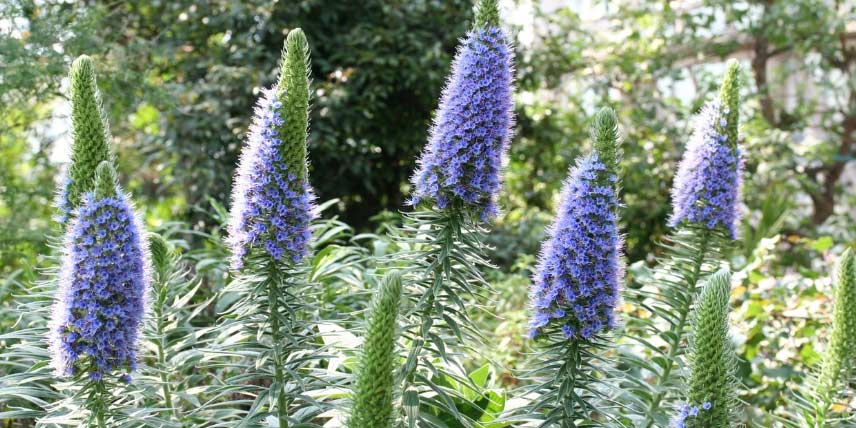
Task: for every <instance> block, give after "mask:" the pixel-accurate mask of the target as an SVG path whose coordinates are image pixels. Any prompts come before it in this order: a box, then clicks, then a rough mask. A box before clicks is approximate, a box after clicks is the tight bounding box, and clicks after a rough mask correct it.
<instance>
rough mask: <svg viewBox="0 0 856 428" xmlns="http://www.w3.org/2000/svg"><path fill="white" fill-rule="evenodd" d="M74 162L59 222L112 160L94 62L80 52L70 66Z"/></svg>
mask: <svg viewBox="0 0 856 428" xmlns="http://www.w3.org/2000/svg"><path fill="white" fill-rule="evenodd" d="M69 81H70V82H71V94H70V98H71V125H72V146H71V162H70V164H69V167H68V171H67V173H66V176H65V178H64V179H63V181H62V183H60V186H59V194H58V195H57V203H56V204H57V207H58V208H59V211H60V212H59V221H60V223H63V224H65V223H66V222H67V221H68V220H69V217H70V216H71V214H72V212H73V211H74V209H75V208H77V206H78V205H79V204H80V202H81V199H82V195H83V194H84V193H86V192H88V191H91V190H92V189H93V187H94V186H95V170H96V168H97V167H98V165H99V164H100V163H101V162H103V161H108V162H112V159H113V154H112V152H111V150H110V144H109V141H110V130H109V128H108V126H107V119H106V117H105V116H104V112H103V111H102V107H101V96H100V94H99V92H98V85H97V84H96V79H95V64H94V62H93V61H92V59H91V58H90V57H88V56H86V55H81V56H80V57H78V58H77V59H76V60H74V63H72V65H71V71H70V73H69Z"/></svg>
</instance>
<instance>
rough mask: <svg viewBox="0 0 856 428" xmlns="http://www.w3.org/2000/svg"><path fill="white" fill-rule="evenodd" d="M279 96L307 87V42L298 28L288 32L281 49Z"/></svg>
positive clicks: (304, 35)
mask: <svg viewBox="0 0 856 428" xmlns="http://www.w3.org/2000/svg"><path fill="white" fill-rule="evenodd" d="M280 67H281V72H280V76H279V94H280V95H282V94H284V93H285V92H287V91H290V90H295V89H302V87H304V86H306V87H308V74H309V42H308V41H307V40H306V34H304V33H303V30H302V29H300V28H295V29H293V30H291V31H289V32H288V36H286V38H285V44H284V46H283V49H282V60H281V64H280ZM304 90H305V89H304Z"/></svg>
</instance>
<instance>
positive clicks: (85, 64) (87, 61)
mask: <svg viewBox="0 0 856 428" xmlns="http://www.w3.org/2000/svg"><path fill="white" fill-rule="evenodd" d="M70 74H71V78H72V79H81V78H82V79H91V78H92V76H93V75H94V74H95V62H94V61H92V58H90V57H89V56H88V55H81V56H79V57H77V59H75V60H74V62H72V63H71V73H70Z"/></svg>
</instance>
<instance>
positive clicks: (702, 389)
mask: <svg viewBox="0 0 856 428" xmlns="http://www.w3.org/2000/svg"><path fill="white" fill-rule="evenodd" d="M730 295H731V273H730V272H728V271H727V270H725V269H723V270H720V271H718V272H716V273H714V274H713V275H711V276H710V278H709V279H708V280H707V284H706V285H705V287H704V290H703V291H702V294H701V299H700V300H699V303H698V306H697V308H696V311H695V324H694V325H693V335H692V342H691V350H690V369H691V374H690V379H689V395H688V397H687V401H688V403H687V404H688V405H693V406H703V405H704V403H710V404H709V405H704V407H702V408H703V410H701V411H699V412H698V415H697V416H695V417H692V418H690V419H687V420H686V426H687V427H688V428H702V427H704V428H728V427H732V426H734V413H735V412H734V408H735V405H736V402H737V400H736V392H735V391H736V385H737V378H736V375H735V370H736V366H737V356H736V353H735V350H734V345H733V343H732V342H731V337H730V335H729V329H728V311H729V305H728V300H729V297H730ZM706 407H709V408H706Z"/></svg>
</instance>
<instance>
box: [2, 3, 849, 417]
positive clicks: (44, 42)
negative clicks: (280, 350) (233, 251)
mask: <svg viewBox="0 0 856 428" xmlns="http://www.w3.org/2000/svg"><path fill="white" fill-rule="evenodd" d="M501 6H502V9H503V10H502V13H503V21H504V22H503V25H504V26H505V28H506V29H507V30H508V32H509V34H511V36H512V39H513V40H514V44H515V51H516V55H517V58H516V64H517V66H516V67H517V70H516V73H517V96H516V115H517V126H516V136H515V138H514V141H513V144H512V146H511V152H510V155H509V159H508V167H507V169H506V172H505V183H506V184H505V190H504V192H503V193H502V206H503V208H504V212H503V214H502V216H501V217H500V219H499V220H498V221H497V224H496V225H495V230H494V232H493V233H492V234H491V238H490V239H491V241H492V242H491V243H492V245H494V246H495V248H496V249H495V251H492V254H493V255H494V262H495V263H496V265H497V267H498V269H497V270H496V271H495V272H491V273H490V277H491V280H492V281H493V282H494V284H495V285H496V287H497V288H498V290H499V291H500V298H499V300H498V301H497V302H495V306H496V307H495V308H493V310H494V312H496V314H497V315H499V316H498V317H485V318H484V319H483V320H482V323H483V324H484V326H485V328H487V329H489V330H492V331H493V332H494V333H495V335H494V336H495V337H494V339H493V340H495V341H496V342H497V344H496V345H497V346H493V347H491V348H490V349H498V350H499V351H495V352H497V355H495V356H494V357H495V358H497V359H498V360H499V361H501V362H503V363H504V364H505V365H506V366H507V367H508V370H509V372H508V373H501V374H500V376H499V379H498V382H500V383H505V384H511V383H514V382H515V380H514V378H513V376H511V375H510V373H511V372H510V370H511V369H513V368H515V367H516V366H517V364H518V362H519V361H520V357H521V355H522V354H521V353H523V352H525V351H526V345H525V343H524V341H523V340H522V339H521V335H522V332H523V329H524V327H525V317H526V312H525V302H526V298H527V287H528V277H529V275H530V272H531V271H530V269H531V267H532V265H533V263H534V261H535V257H536V254H537V251H538V247H539V242H540V240H541V239H542V237H543V233H544V227H545V226H546V225H547V224H548V223H549V221H550V218H551V216H552V210H553V206H554V199H555V197H556V194H557V190H558V189H559V186H560V185H561V181H562V180H563V179H564V177H565V175H566V173H567V170H568V167H569V166H570V165H571V164H572V163H573V160H574V158H575V157H576V156H577V155H578V154H580V153H581V152H583V151H585V150H588V149H589V147H590V142H589V141H588V123H589V118H590V117H591V116H592V114H593V113H594V112H595V111H596V110H597V108H599V107H600V106H604V105H609V106H612V107H613V108H615V109H616V110H617V112H618V115H619V118H620V120H621V125H622V130H623V133H624V137H625V138H624V146H623V148H624V155H625V156H624V161H623V168H624V170H623V192H624V194H623V198H624V203H625V204H626V207H625V209H624V214H623V217H624V221H623V231H624V233H625V234H626V240H627V248H626V253H627V263H628V266H629V269H628V272H629V277H628V279H629V283H628V286H633V284H634V281H636V280H637V279H638V278H641V277H644V276H645V275H647V274H648V270H647V269H648V267H649V266H650V265H652V264H653V262H654V261H655V258H656V257H657V254H658V250H657V248H656V246H655V243H656V242H657V241H658V239H659V238H660V237H661V236H662V234H663V233H665V232H666V227H665V223H666V219H667V217H668V215H669V212H670V204H669V189H670V186H671V182H672V176H673V174H674V171H675V168H676V164H677V162H678V160H679V159H680V155H681V153H682V151H683V148H684V145H685V143H686V141H687V140H688V137H689V134H690V130H691V123H692V122H691V119H692V116H693V114H694V113H696V112H697V111H698V109H699V108H700V107H701V105H702V103H703V102H704V101H705V100H707V99H709V98H710V97H712V96H713V95H715V94H716V91H717V87H718V85H719V80H720V78H721V74H722V71H723V64H724V61H725V60H726V59H727V58H731V57H734V58H738V59H739V60H740V61H741V63H742V64H743V66H744V70H745V76H744V77H745V78H744V83H745V84H744V88H743V92H744V93H743V95H744V105H743V108H742V111H741V118H742V125H741V141H742V145H743V150H744V154H745V161H746V165H745V175H744V192H743V196H744V203H745V206H744V212H745V216H744V217H745V218H744V223H745V224H744V226H743V234H742V239H741V241H740V244H739V248H738V249H737V250H736V251H735V255H734V256H735V257H734V260H733V262H734V265H735V269H736V270H738V271H739V272H738V274H737V281H738V282H739V284H738V285H737V287H736V288H735V291H734V301H733V303H734V305H735V307H736V310H735V312H734V322H735V323H736V324H737V327H736V328H735V331H736V332H737V333H738V338H737V339H738V341H739V342H740V354H741V357H742V358H743V362H742V364H741V373H742V374H743V381H744V383H745V384H746V386H747V392H746V394H745V396H744V398H746V399H748V400H750V404H751V406H750V409H752V410H751V412H755V413H756V414H754V415H753V414H750V415H747V418H748V419H753V418H755V419H759V418H762V416H761V414H762V412H763V411H764V410H765V409H772V408H774V407H775V405H776V403H777V400H779V394H780V392H781V389H782V388H785V386H786V384H787V383H788V382H789V381H790V380H792V379H795V378H796V376H797V375H798V374H799V373H800V372H801V371H802V370H804V369H805V368H806V367H807V366H809V365H811V364H814V363H815V362H817V360H818V358H819V352H820V351H822V349H818V346H819V345H817V343H818V338H819V337H822V336H823V335H824V334H825V333H826V329H825V326H826V325H827V324H828V320H829V316H828V311H829V309H830V304H829V300H828V296H829V291H830V284H831V281H830V278H829V274H830V272H831V270H832V261H833V260H834V259H835V257H836V256H837V254H839V253H840V252H841V251H842V250H843V248H844V247H845V246H846V245H853V244H854V243H856V205H854V203H856V162H854V156H856V141H854V140H856V3H854V2H852V1H848V0H752V1H734V0H684V1H648V2H646V1H639V0H611V1H600V0H597V1H595V0H590V1H589V0H564V1H563V0H541V1H538V0H504V1H502V2H501ZM471 17H472V4H471V2H470V1H460V0H446V1H440V0H436V1H434V0H362V1H358V2H345V1H339V0H307V1H278V2H277V1H260V0H247V1H240V2H230V1H213V0H212V1H196V0H193V1H190V0H169V1H152V0H128V1H103V2H101V1H86V2H72V1H20V0H7V1H4V2H3V4H2V5H0V263H2V264H0V311H2V307H3V306H6V305H9V301H10V300H11V293H12V292H11V291H10V290H11V289H12V284H26V283H27V282H28V281H30V280H32V279H33V278H32V277H33V276H35V275H37V273H38V271H37V270H36V269H34V268H36V267H39V266H40V264H42V263H43V262H44V259H43V256H42V255H43V254H47V253H48V252H49V250H48V246H47V245H48V242H47V241H48V240H47V237H48V236H50V235H51V234H52V233H54V232H55V226H54V224H53V221H52V219H51V217H52V215H53V214H54V209H53V207H52V200H53V197H54V189H55V188H56V183H57V182H58V180H59V177H60V176H61V170H62V167H63V164H64V163H65V162H67V160H68V154H69V144H70V118H69V112H70V108H69V105H68V99H67V86H68V81H67V78H66V75H67V70H68V66H69V65H70V63H71V61H72V60H73V59H74V58H75V57H76V56H77V55H80V54H83V53H86V54H88V55H90V56H92V57H93V58H94V59H95V60H96V64H97V66H98V70H97V71H98V79H99V80H98V84H99V87H100V89H101V91H102V96H103V101H104V106H105V109H106V111H107V114H108V116H109V121H110V124H111V128H112V129H111V130H112V134H113V143H114V146H115V148H116V151H117V152H118V154H119V156H118V159H119V167H120V173H121V181H122V183H123V184H124V185H125V187H126V189H127V190H128V191H129V192H131V193H132V194H133V196H134V198H135V199H136V200H137V202H138V207H139V209H140V210H141V211H142V212H144V214H145V218H146V220H147V222H148V224H149V226H150V227H152V228H159V227H164V225H167V224H173V223H174V222H180V223H181V224H184V225H186V229H189V230H192V231H194V232H195V233H198V234H199V235H196V234H194V233H191V234H187V236H186V239H187V240H188V241H189V242H190V243H191V246H194V245H208V244H206V243H205V242H201V241H202V240H200V242H198V243H196V244H193V242H194V240H195V239H196V238H195V237H196V236H203V235H204V234H216V233H218V232H217V231H218V230H219V221H218V216H217V215H216V214H212V213H216V211H217V209H218V208H219V206H220V205H224V206H226V207H228V202H229V194H230V185H231V178H232V174H233V171H234V169H235V163H236V160H237V156H238V153H239V150H240V148H241V144H242V139H243V137H244V134H245V132H246V129H247V126H248V124H249V121H250V119H251V116H252V109H253V104H254V102H255V98H256V97H257V96H258V95H259V93H260V90H261V89H262V88H264V87H266V86H269V85H271V84H273V83H274V80H275V75H276V71H277V65H278V64H277V63H278V60H279V54H280V50H281V48H282V43H283V40H284V38H285V35H286V34H287V32H288V31H289V29H291V28H295V27H298V26H299V27H302V28H303V29H304V31H305V32H306V34H307V36H308V38H309V41H310V46H311V49H312V55H313V61H312V77H313V92H314V98H313V109H312V115H311V133H310V142H309V151H310V161H311V171H310V172H311V181H312V184H313V186H314V187H315V189H316V191H317V193H318V195H319V199H320V200H321V201H327V200H333V199H335V200H337V202H336V203H335V205H334V206H333V207H332V208H331V209H329V210H327V211H326V213H325V215H326V216H333V215H335V216H338V217H339V218H340V219H341V220H342V221H344V222H345V223H347V224H348V225H350V226H351V228H352V231H351V232H352V234H354V235H357V236H360V235H358V234H360V233H373V232H382V231H383V230H384V227H385V226H386V225H389V224H395V223H396V222H397V221H399V214H398V211H399V210H400V209H402V202H403V201H404V200H405V198H406V196H407V194H408V191H409V185H408V179H409V177H410V174H411V172H412V171H413V169H414V166H415V159H416V157H417V155H418V153H419V152H420V150H421V148H422V146H423V145H424V143H425V141H426V138H427V130H428V128H429V126H430V123H431V117H432V113H433V111H434V109H435V108H436V106H437V99H438V97H439V94H440V91H441V89H442V87H443V84H444V79H445V76H446V75H447V73H448V70H449V63H450V61H451V59H452V56H453V55H454V52H455V49H456V45H457V42H458V40H459V39H460V38H461V37H462V36H463V35H464V34H465V32H466V31H467V29H468V28H469V25H470V19H471ZM365 236H374V237H376V238H373V239H374V240H372V239H363V240H355V241H354V245H362V246H365V247H367V248H369V249H370V250H372V251H376V250H377V248H379V245H380V244H379V242H382V241H383V238H382V237H379V236H380V233H378V234H377V235H365ZM212 292H213V291H212ZM635 316H639V314H636V315H635ZM0 319H2V317H0ZM9 322H12V320H0V323H9ZM7 325H8V324H7ZM761 385H764V386H763V387H761Z"/></svg>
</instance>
